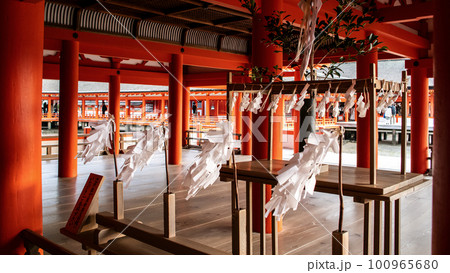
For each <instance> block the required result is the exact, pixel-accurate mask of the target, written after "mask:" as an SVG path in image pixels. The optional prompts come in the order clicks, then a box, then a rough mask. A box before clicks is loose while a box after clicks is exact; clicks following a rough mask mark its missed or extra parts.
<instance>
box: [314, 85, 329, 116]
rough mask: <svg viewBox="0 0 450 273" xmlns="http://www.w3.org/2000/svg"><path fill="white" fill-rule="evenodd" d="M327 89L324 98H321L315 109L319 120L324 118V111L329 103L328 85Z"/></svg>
mask: <svg viewBox="0 0 450 273" xmlns="http://www.w3.org/2000/svg"><path fill="white" fill-rule="evenodd" d="M329 86H330V87H329V88H328V90H327V91H326V92H325V94H324V97H323V98H322V100H321V101H320V103H319V105H318V106H317V109H316V113H318V115H319V118H323V117H324V116H325V110H326V106H327V103H329V102H330V97H331V92H330V89H331V84H329Z"/></svg>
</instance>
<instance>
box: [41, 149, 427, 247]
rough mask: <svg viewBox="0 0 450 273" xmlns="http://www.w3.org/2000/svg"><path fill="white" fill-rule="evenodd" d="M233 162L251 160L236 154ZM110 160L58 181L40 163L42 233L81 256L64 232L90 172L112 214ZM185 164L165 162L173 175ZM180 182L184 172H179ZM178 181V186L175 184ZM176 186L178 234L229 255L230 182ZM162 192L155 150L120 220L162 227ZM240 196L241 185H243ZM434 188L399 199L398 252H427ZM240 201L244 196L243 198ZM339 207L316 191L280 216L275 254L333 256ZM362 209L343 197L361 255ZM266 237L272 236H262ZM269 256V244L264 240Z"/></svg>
mask: <svg viewBox="0 0 450 273" xmlns="http://www.w3.org/2000/svg"><path fill="white" fill-rule="evenodd" d="M197 153H198V151H194V150H183V162H184V163H185V164H189V163H190V162H192V158H193V157H194V156H195V155H196V154H197ZM238 160H249V158H248V157H244V156H239V157H238ZM112 164H113V161H112V158H110V157H99V158H97V159H95V160H94V162H91V163H88V164H87V165H83V164H81V163H79V166H78V174H79V175H78V177H77V178H75V179H58V178H57V169H58V166H57V161H56V160H50V161H43V162H42V165H43V166H42V178H43V181H42V186H43V196H42V198H43V215H44V236H46V237H48V238H49V239H51V240H53V241H55V242H57V243H59V244H61V245H63V246H64V247H66V248H68V249H70V250H72V251H74V252H76V253H79V254H86V252H85V251H83V250H82V249H81V246H80V244H79V243H77V242H75V241H73V240H71V239H69V238H67V237H65V236H63V235H61V234H60V233H59V229H60V228H61V227H63V226H64V225H65V222H66V221H67V219H68V218H69V215H70V212H71V210H72V208H73V206H74V205H75V202H76V200H77V198H78V195H79V194H80V193H81V190H82V189H83V186H84V182H85V181H86V179H87V177H88V175H89V173H91V172H93V173H97V174H100V175H104V176H105V177H106V180H105V182H104V183H103V186H102V189H101V192H100V211H112V181H113V179H114V178H113V176H114V170H113V165H112ZM181 170H182V166H170V170H169V171H170V175H171V179H173V178H174V177H176V176H177V174H179V173H180V172H181ZM176 180H177V181H181V180H182V177H178V178H177V179H176ZM175 184H178V183H174V185H175ZM176 187H177V194H176V197H177V203H176V214H177V234H178V235H182V236H185V237H188V238H190V239H191V240H194V241H198V242H200V243H204V244H207V245H209V246H212V247H216V248H218V249H221V250H224V251H227V252H230V253H231V208H230V203H231V202H230V199H231V197H230V184H229V183H225V182H220V183H216V184H215V185H213V186H211V187H210V188H208V189H205V190H202V191H201V192H200V193H199V194H198V195H197V196H196V197H194V198H192V199H191V200H189V201H186V200H185V197H186V191H185V190H183V189H182V188H181V187H180V186H179V185H178V186H176ZM164 189H165V175H164V161H163V156H162V154H158V155H156V156H155V157H154V158H153V160H152V161H151V163H150V165H149V166H147V167H146V168H145V169H144V170H143V171H142V172H137V173H136V175H135V178H134V179H133V180H132V182H131V184H130V185H129V187H128V188H127V189H126V190H125V194H124V198H125V209H126V211H125V217H126V218H129V219H134V218H135V217H137V216H138V217H137V219H136V220H137V221H141V222H143V223H144V224H147V225H149V226H152V227H155V228H159V229H162V226H163V220H162V196H161V195H160V193H161V192H162V191H164ZM240 193H241V194H240V196H241V198H244V196H245V194H243V193H245V187H244V184H243V183H242V185H241V186H240ZM431 193H432V191H431V186H428V187H426V188H425V189H423V190H421V191H419V192H416V193H414V194H412V195H410V196H408V197H406V198H404V199H403V201H404V202H403V204H402V215H403V216H402V232H403V233H402V243H401V253H402V254H431V195H432V194H431ZM240 202H241V204H242V206H245V201H244V199H242V200H240ZM338 204H339V200H338V197H337V196H336V195H330V194H325V193H315V194H314V196H310V197H307V198H306V200H303V201H302V205H301V206H299V208H298V210H297V211H290V212H289V213H288V214H287V215H286V216H285V218H284V222H283V231H282V232H280V234H279V252H280V254H310V255H318V254H331V235H330V232H331V231H333V230H335V229H336V228H337V222H338ZM362 217H363V206H362V205H361V204H357V203H353V199H352V198H345V217H344V229H345V230H348V231H349V233H350V252H351V253H352V254H361V253H362V229H363V225H362V224H363V218H362ZM253 236H254V238H253V239H254V244H255V246H254V251H255V252H254V254H258V251H259V236H258V234H256V233H254V235H253ZM267 239H268V240H270V235H268V236H267ZM267 245H268V252H267V253H270V242H269V241H268V244H267Z"/></svg>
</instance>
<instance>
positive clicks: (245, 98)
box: [239, 93, 250, 112]
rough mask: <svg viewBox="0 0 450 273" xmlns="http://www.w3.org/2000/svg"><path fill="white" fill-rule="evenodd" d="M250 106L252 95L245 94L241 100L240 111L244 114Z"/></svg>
mask: <svg viewBox="0 0 450 273" xmlns="http://www.w3.org/2000/svg"><path fill="white" fill-rule="evenodd" d="M249 104H250V93H244V95H243V96H242V100H241V105H240V109H239V110H240V111H241V112H243V111H245V110H246V109H247V107H248V105H249Z"/></svg>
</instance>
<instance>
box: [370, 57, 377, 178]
mask: <svg viewBox="0 0 450 273" xmlns="http://www.w3.org/2000/svg"><path fill="white" fill-rule="evenodd" d="M370 74H371V77H372V81H371V85H372V86H371V88H370V89H369V98H370V108H369V112H370V184H371V185H375V184H376V183H377V145H376V142H377V141H378V139H377V137H378V136H377V127H378V122H377V112H376V101H377V90H376V85H375V83H376V82H375V81H376V79H377V77H376V64H371V66H370Z"/></svg>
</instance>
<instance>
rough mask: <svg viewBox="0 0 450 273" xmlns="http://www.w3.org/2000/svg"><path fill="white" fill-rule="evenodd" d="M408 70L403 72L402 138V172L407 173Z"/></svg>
mask: <svg viewBox="0 0 450 273" xmlns="http://www.w3.org/2000/svg"><path fill="white" fill-rule="evenodd" d="M406 77H407V74H406V71H403V72H402V139H401V147H402V152H401V174H403V175H406V143H407V140H408V136H407V133H406V124H407V120H408V117H407V107H408V104H407V103H408V87H407V81H406Z"/></svg>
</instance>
